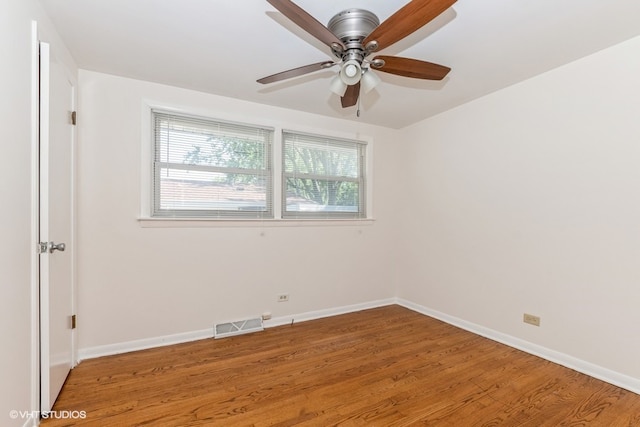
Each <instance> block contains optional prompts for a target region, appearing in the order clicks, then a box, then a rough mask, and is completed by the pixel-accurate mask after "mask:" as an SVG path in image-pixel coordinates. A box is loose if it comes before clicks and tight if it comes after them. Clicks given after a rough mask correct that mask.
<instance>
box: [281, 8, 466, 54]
mask: <svg viewBox="0 0 640 427" xmlns="http://www.w3.org/2000/svg"><path fill="white" fill-rule="evenodd" d="M269 1H270V0H269ZM455 2H456V0H412V1H411V2H409V3H407V5H405V6H404V7H403V8H401V9H400V10H398V11H397V12H396V13H394V14H393V15H391V16H390V17H389V18H387V19H386V20H385V21H384V22H383V23H382V24H380V25H379V26H378V28H376V29H375V30H373V31H372V32H371V34H369V35H368V36H367V37H366V38H365V39H364V41H363V42H362V44H363V45H365V46H366V45H367V43H369V42H370V41H374V40H375V41H376V42H378V47H377V48H376V50H381V49H384V48H386V47H387V46H391V45H392V44H394V43H395V42H397V41H400V40H402V39H403V38H405V37H406V36H408V35H409V34H411V33H413V32H414V31H416V30H417V29H419V28H421V27H422V26H424V25H425V24H427V23H428V22H430V21H431V20H433V19H434V18H436V17H437V16H438V15H440V14H441V13H442V12H444V11H445V10H447V9H448V8H450V7H451V6H452V5H453V4H454V3H455Z"/></svg>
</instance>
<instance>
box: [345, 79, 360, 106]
mask: <svg viewBox="0 0 640 427" xmlns="http://www.w3.org/2000/svg"><path fill="white" fill-rule="evenodd" d="M359 96H360V82H358V83H356V84H354V85H351V86H347V91H346V92H345V94H344V95H343V96H342V98H340V102H341V103H342V108H347V107H353V106H354V105H356V103H357V102H358V97H359Z"/></svg>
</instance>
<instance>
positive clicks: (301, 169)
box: [152, 110, 366, 219]
mask: <svg viewBox="0 0 640 427" xmlns="http://www.w3.org/2000/svg"><path fill="white" fill-rule="evenodd" d="M152 121H153V132H152V134H153V167H152V169H153V179H152V187H153V188H152V216H153V217H160V218H162V217H164V218H228V219H236V218H238V219H240V218H273V217H274V216H275V215H274V209H273V207H274V206H276V205H277V206H279V207H280V209H279V211H280V212H278V217H282V218H327V219H328V218H365V217H366V213H365V210H366V209H365V170H364V169H365V168H364V165H365V154H366V153H365V149H366V144H365V143H363V142H361V141H353V140H342V139H336V138H329V137H323V136H318V135H309V134H304V133H299V132H293V131H282V133H281V136H282V137H281V138H279V139H278V141H276V143H277V144H279V147H278V148H279V150H278V151H279V152H281V153H282V156H281V158H279V159H275V161H272V150H273V145H274V133H275V130H274V129H273V128H268V127H260V126H252V125H247V124H238V123H230V122H223V121H218V120H212V119H207V118H200V117H193V116H186V115H180V114H175V113H169V112H164V111H156V110H153V111H152ZM274 173H277V174H279V175H280V176H281V182H282V188H281V191H279V192H277V194H276V192H274V191H273V182H274V179H273V178H274ZM276 198H278V200H275V199H276Z"/></svg>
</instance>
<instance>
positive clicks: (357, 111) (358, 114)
mask: <svg viewBox="0 0 640 427" xmlns="http://www.w3.org/2000/svg"><path fill="white" fill-rule="evenodd" d="M360 98H361V96H360V94H358V109H357V110H356V117H360Z"/></svg>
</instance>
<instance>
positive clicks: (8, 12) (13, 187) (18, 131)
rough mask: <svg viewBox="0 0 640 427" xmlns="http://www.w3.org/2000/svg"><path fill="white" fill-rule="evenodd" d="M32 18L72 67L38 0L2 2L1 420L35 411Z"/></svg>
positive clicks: (14, 421)
mask: <svg viewBox="0 0 640 427" xmlns="http://www.w3.org/2000/svg"><path fill="white" fill-rule="evenodd" d="M32 20H35V21H37V23H38V33H39V36H40V39H41V40H44V41H47V42H48V43H50V44H51V46H52V50H53V51H54V52H55V53H56V55H57V57H58V59H59V60H60V61H62V62H63V63H64V64H65V65H66V66H67V67H68V68H69V71H70V72H71V74H72V75H74V74H75V73H76V66H75V63H74V62H73V60H72V59H71V57H70V55H69V53H68V51H67V50H66V48H65V47H64V44H63V43H62V42H61V40H60V38H59V37H58V35H57V33H56V32H55V30H54V28H53V26H52V25H51V23H50V22H49V20H48V18H47V16H46V14H45V13H44V11H43V10H42V8H41V7H40V4H39V3H38V2H37V1H35V0H21V1H3V2H0V57H1V58H2V60H3V65H2V66H1V67H0V93H2V96H0V117H1V123H2V138H0V147H1V151H2V155H1V156H0V171H2V172H1V174H2V179H1V180H0V200H2V209H0V235H1V236H2V244H1V245H0V339H1V340H2V343H3V344H2V350H1V351H0V378H1V379H2V380H1V381H0V425H2V426H22V425H27V424H29V423H31V422H33V421H34V419H29V418H27V417H22V416H18V417H17V418H13V417H11V416H10V412H9V411H11V410H16V411H35V410H37V409H38V407H37V400H36V399H35V398H36V397H37V396H36V394H34V393H37V390H35V388H36V387H35V386H37V381H38V377H37V372H36V371H35V370H34V368H35V365H34V362H35V361H36V359H35V358H34V356H35V354H36V353H35V351H36V346H35V344H34V338H35V337H34V335H33V333H34V331H35V330H36V329H35V328H36V325H34V322H33V320H34V310H33V307H34V301H35V300H34V298H35V295H34V292H32V291H33V289H34V288H33V286H32V285H33V284H34V283H35V282H34V281H35V277H34V274H32V271H33V263H32V261H33V260H35V255H34V253H35V252H34V251H35V248H36V242H35V239H36V236H34V235H33V234H32V209H33V204H32V194H33V193H32V188H33V187H32V186H33V180H32V175H33V167H32V148H33V146H32V137H33V132H32V122H31V121H32V95H33V91H32Z"/></svg>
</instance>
